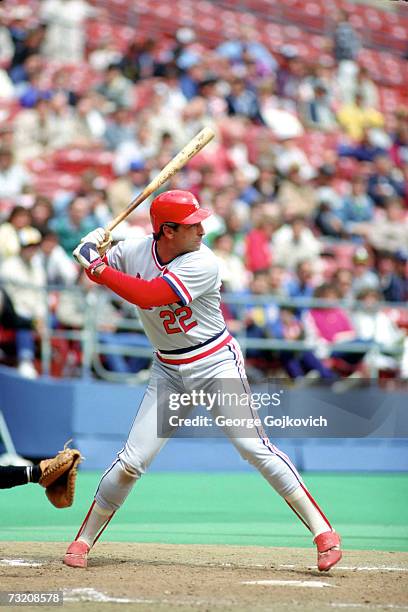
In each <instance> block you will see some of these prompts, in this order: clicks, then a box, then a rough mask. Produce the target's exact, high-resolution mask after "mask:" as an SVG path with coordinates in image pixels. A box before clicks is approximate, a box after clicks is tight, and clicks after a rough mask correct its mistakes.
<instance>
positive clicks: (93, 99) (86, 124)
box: [72, 91, 106, 147]
mask: <svg viewBox="0 0 408 612" xmlns="http://www.w3.org/2000/svg"><path fill="white" fill-rule="evenodd" d="M100 106H101V101H100V99H99V96H98V94H96V93H95V92H92V91H89V92H88V93H87V94H85V95H83V96H81V97H80V98H79V99H78V102H77V104H76V106H75V110H76V112H75V122H74V128H73V131H74V133H73V138H72V140H73V143H74V144H75V146H77V147H92V146H95V145H101V144H102V142H103V136H104V134H105V131H106V120H105V117H104V115H103V114H102V112H101V110H100Z"/></svg>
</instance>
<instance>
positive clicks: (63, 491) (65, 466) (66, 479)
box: [39, 444, 82, 508]
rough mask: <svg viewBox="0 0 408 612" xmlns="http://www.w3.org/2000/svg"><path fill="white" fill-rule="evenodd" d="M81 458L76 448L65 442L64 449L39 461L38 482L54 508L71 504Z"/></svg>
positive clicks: (66, 506)
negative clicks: (39, 474)
mask: <svg viewBox="0 0 408 612" xmlns="http://www.w3.org/2000/svg"><path fill="white" fill-rule="evenodd" d="M81 459H82V456H81V453H80V452H79V450H78V449H76V448H67V444H65V446H64V450H62V451H60V452H59V453H58V454H57V455H56V456H55V457H53V458H52V459H44V461H41V462H40V469H41V478H40V480H39V484H40V485H41V486H42V487H44V488H45V493H46V495H47V497H48V499H49V500H50V502H51V503H52V504H53V505H54V506H55V507H56V508H68V507H69V506H71V505H72V502H73V501H74V494H75V482H76V477H77V472H78V464H79V463H80V461H81Z"/></svg>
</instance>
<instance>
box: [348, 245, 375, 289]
mask: <svg viewBox="0 0 408 612" xmlns="http://www.w3.org/2000/svg"><path fill="white" fill-rule="evenodd" d="M352 263H353V268H352V274H353V280H352V291H353V294H354V296H356V295H357V294H358V293H360V291H363V290H364V289H379V287H380V281H379V278H378V275H377V273H376V272H375V271H374V270H373V269H372V268H373V266H372V260H371V257H370V255H369V253H368V251H367V249H365V248H364V247H359V248H358V249H357V250H356V251H355V253H354V255H353V262H352Z"/></svg>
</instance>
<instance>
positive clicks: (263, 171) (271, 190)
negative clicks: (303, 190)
mask: <svg viewBox="0 0 408 612" xmlns="http://www.w3.org/2000/svg"><path fill="white" fill-rule="evenodd" d="M254 187H255V189H256V190H257V192H258V194H259V200H263V201H265V202H272V201H273V200H274V199H275V197H276V194H277V191H278V177H277V174H276V170H275V168H273V167H262V166H261V167H260V168H259V175H258V178H257V179H256V180H255V182H254Z"/></svg>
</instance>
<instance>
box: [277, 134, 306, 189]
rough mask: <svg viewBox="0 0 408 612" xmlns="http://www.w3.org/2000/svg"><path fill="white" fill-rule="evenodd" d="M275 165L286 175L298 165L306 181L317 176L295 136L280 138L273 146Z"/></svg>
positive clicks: (280, 172)
mask: <svg viewBox="0 0 408 612" xmlns="http://www.w3.org/2000/svg"><path fill="white" fill-rule="evenodd" d="M272 152H273V154H274V161H275V164H274V165H275V167H276V169H277V171H278V172H279V174H281V175H282V176H284V177H285V176H286V175H287V174H288V173H289V172H290V171H291V169H293V168H294V167H297V168H298V169H299V174H300V176H301V178H302V179H303V180H304V181H308V180H310V179H311V178H313V177H314V176H315V170H314V168H313V167H312V166H311V164H310V162H309V160H308V158H307V157H306V154H305V152H304V151H303V150H302V149H301V148H300V147H299V146H298V145H297V144H296V141H295V140H294V139H293V137H285V138H280V139H279V142H278V143H277V144H276V145H275V146H274V147H273V148H272Z"/></svg>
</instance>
